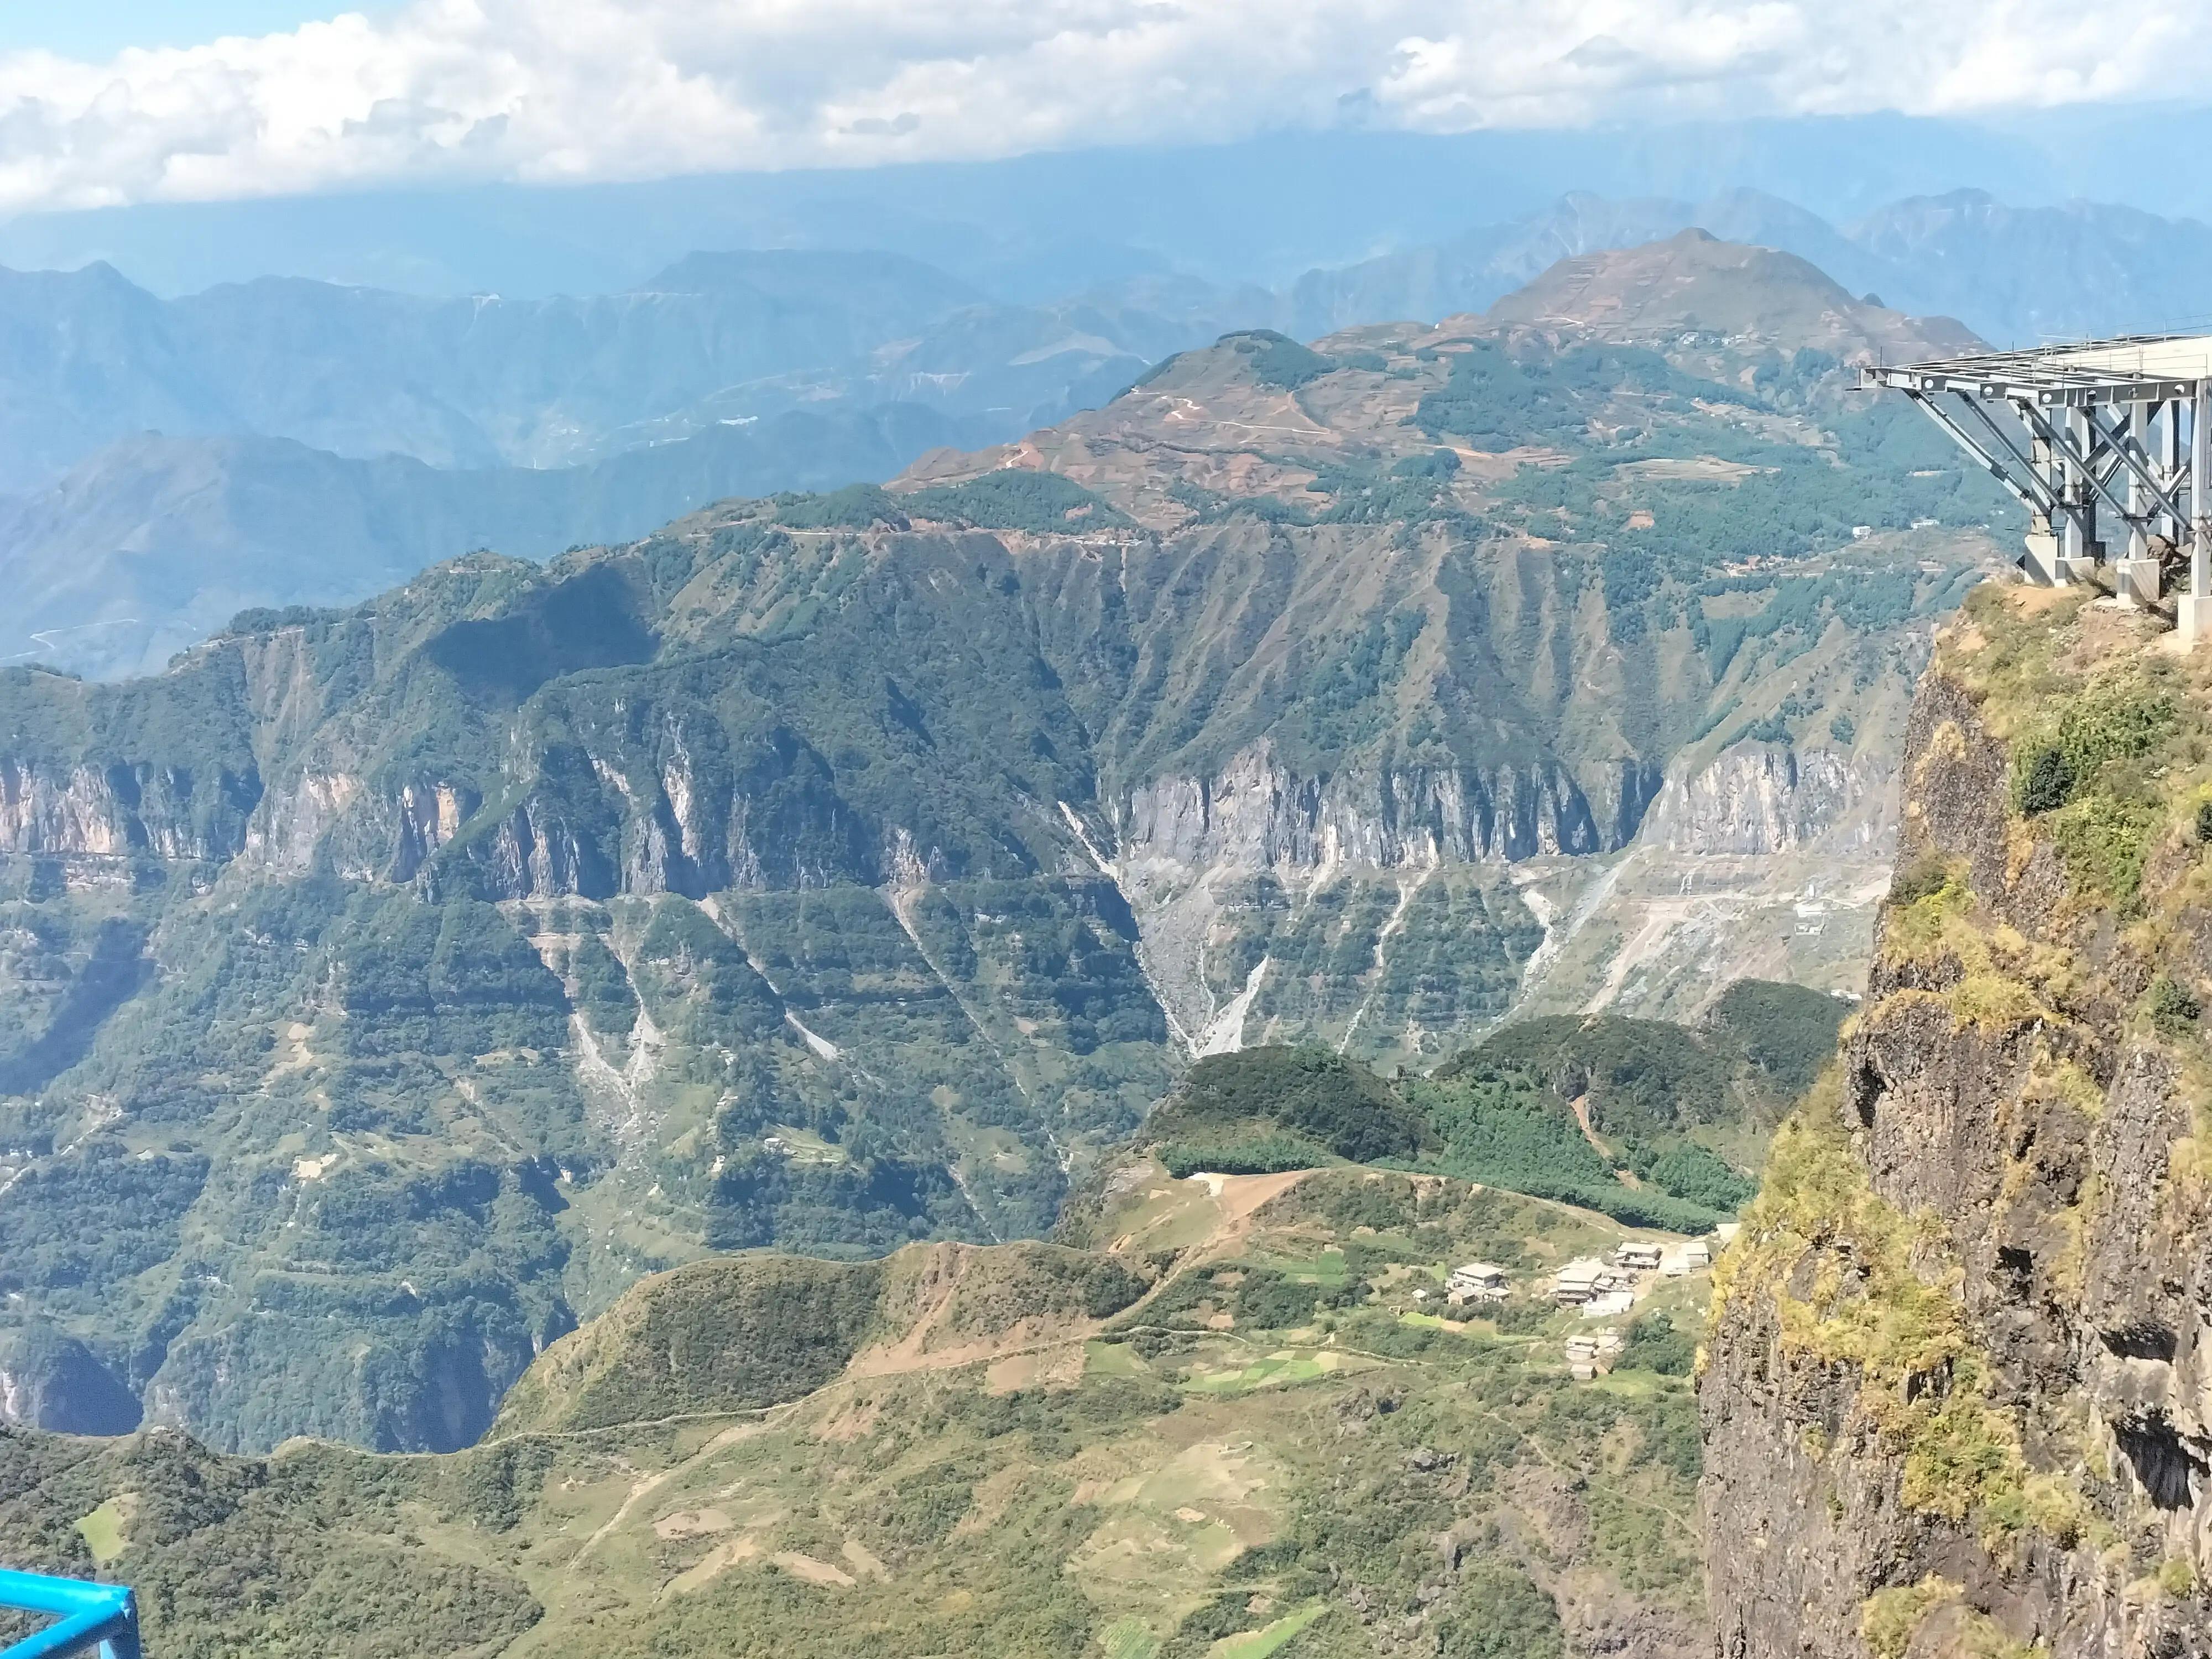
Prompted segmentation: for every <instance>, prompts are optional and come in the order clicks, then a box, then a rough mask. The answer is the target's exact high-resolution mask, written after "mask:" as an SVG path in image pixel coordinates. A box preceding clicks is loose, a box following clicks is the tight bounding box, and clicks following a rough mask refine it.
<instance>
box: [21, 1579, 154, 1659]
mask: <svg viewBox="0 0 2212 1659" xmlns="http://www.w3.org/2000/svg"><path fill="white" fill-rule="evenodd" d="M0 1607H15V1608H18V1609H20V1610H21V1611H22V1612H25V1613H43V1614H46V1615H47V1616H50V1617H52V1619H53V1620H55V1622H54V1623H53V1624H51V1625H49V1626H46V1628H45V1629H44V1630H42V1631H39V1632H35V1633H34V1634H33V1635H30V1636H27V1637H25V1638H23V1639H22V1640H21V1641H20V1642H17V1643H15V1644H14V1645H13V1646H11V1647H8V1648H4V1649H0V1659H63V1656H64V1655H77V1656H90V1655H93V1654H94V1653H97V1654H98V1655H99V1659H138V1603H137V1600H136V1599H135V1598H134V1597H133V1596H132V1595H131V1592H130V1590H129V1589H126V1588H125V1586H123V1585H121V1584H89V1583H85V1582H84V1581H83V1580H82V1579H79V1578H51V1577H47V1576H46V1574H44V1573H37V1572H11V1571H6V1570H4V1569H0Z"/></svg>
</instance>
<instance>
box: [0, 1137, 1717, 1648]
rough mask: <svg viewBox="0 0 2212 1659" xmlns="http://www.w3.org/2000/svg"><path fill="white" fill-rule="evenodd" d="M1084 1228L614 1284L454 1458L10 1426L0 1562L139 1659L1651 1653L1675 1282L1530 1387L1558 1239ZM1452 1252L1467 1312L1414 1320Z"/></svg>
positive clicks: (1255, 1208) (1135, 1216)
mask: <svg viewBox="0 0 2212 1659" xmlns="http://www.w3.org/2000/svg"><path fill="white" fill-rule="evenodd" d="M1093 1220H1094V1223H1095V1225H1094V1227H1093V1231H1094V1232H1096V1233H1097V1234H1098V1235H1101V1236H1103V1237H1107V1238H1109V1239H1110V1240H1112V1241H1114V1244H1115V1248H1113V1249H1074V1248H1069V1247H1066V1246H1059V1245H1042V1244H1019V1245H1011V1246H983V1247H972V1246H960V1245H935V1246H928V1247H921V1248H916V1249H909V1250H908V1251H905V1252H902V1254H901V1255H898V1256H896V1257H895V1258H893V1259H892V1260H891V1261H888V1262H886V1263H884V1264H881V1265H880V1266H866V1265H860V1264H849V1263H843V1264H841V1263H820V1262H794V1261H789V1260H787V1259H779V1258H773V1257H762V1258H748V1259H744V1260H740V1261H716V1262H708V1263H702V1264H698V1265H696V1266H694V1267H687V1268H684V1269H680V1270H678V1271H677V1272H674V1273H668V1274H665V1275H661V1276H659V1277H658V1278H655V1279H647V1280H646V1281H644V1282H643V1283H641V1285H639V1286H637V1287H636V1288H635V1289H634V1290H633V1291H631V1292H630V1293H629V1295H628V1296H626V1297H624V1298H623V1300H622V1301H621V1302H620V1303H618V1304H617V1306H616V1308H615V1309H614V1310H612V1311H611V1312H610V1313H609V1314H608V1315H607V1316H605V1317H604V1318H603V1319H601V1320H600V1321H599V1322H597V1323H596V1324H595V1325H593V1326H590V1327H586V1328H585V1329H584V1330H583V1331H580V1332H579V1333H578V1334H576V1336H574V1337H572V1338H570V1339H568V1340H567V1341H565V1342H563V1343H561V1344H556V1345H555V1346H554V1347H553V1348H552V1349H550V1350H549V1352H547V1353H546V1354H545V1355H544V1357H543V1358H541V1359H540V1360H539V1361H538V1364H537V1365H536V1366H535V1367H534V1368H533V1370H532V1373H531V1375H530V1376H528V1377H527V1378H526V1380H525V1382H524V1383H523V1384H522V1385H521V1386H520V1388H518V1389H517V1390H516V1391H515V1395H514V1396H513V1401H511V1402H510V1406H509V1408H508V1411H507V1413H506V1414H505V1415H504V1416H503V1417H502V1419H501V1425H500V1428H499V1430H498V1431H497V1433H496V1434H495V1437H493V1438H492V1439H490V1440H489V1441H488V1442H486V1443H484V1444H482V1445H479V1446H477V1447H475V1448H472V1449H468V1450H465V1451H460V1452H456V1453H451V1454H444V1455H415V1456H380V1455H373V1454H367V1453H362V1452H357V1451H354V1450H350V1449H343V1448H339V1447H335V1446H331V1445H326V1444H313V1443H301V1444H297V1445H295V1446H291V1447H288V1448H286V1449H283V1450H282V1451H281V1452H279V1453H277V1454H276V1455H273V1456H270V1457H262V1458H246V1457H227V1456H221V1455H215V1454H211V1453H210V1452H207V1451H205V1450H204V1449H201V1448H199V1447H197V1445H195V1444H194V1443H191V1441H189V1440H187V1439H186V1438H185V1437H182V1436H180V1435H178V1434H175V1433H173V1432H154V1433H148V1434H143V1435H139V1436H136V1437H131V1438H127V1439H123V1440H111V1441H96V1440H74V1439H68V1438H64V1437H52V1436H46V1435H33V1434H22V1433H15V1434H11V1435H9V1436H7V1437H0V1551H4V1552H5V1553H6V1555H7V1559H9V1560H10V1561H11V1562H17V1563H21V1564H24V1565H37V1566H45V1567H52V1568H58V1569H61V1570H64V1571H75V1572H79V1573H86V1574H88V1573H90V1572H92V1571H95V1569H97V1570H98V1571H101V1572H103V1573H105V1574H106V1575H108V1576H112V1577H116V1578H118V1579H121V1580H122V1581H124V1582H127V1583H133V1584H134V1585H136V1586H137V1589H138V1591H139V1594H140V1597H141V1601H142V1605H143V1608H144V1615H145V1624H146V1632H147V1638H148V1643H149V1651H152V1652H158V1653H161V1654H163V1655H168V1656H176V1659H213V1656H216V1655H224V1656H245V1659H259V1656H270V1659H274V1656H278V1655H288V1654H294V1653H297V1652H301V1651H313V1652H317V1653H324V1654H330V1655H333V1656H343V1659H385V1656H390V1659H400V1656H409V1659H413V1656H449V1655H450V1656H460V1655H468V1656H474V1659H490V1656H493V1655H501V1656H515V1659H521V1656H530V1655H555V1654H571V1653H575V1652H579V1651H585V1650H589V1651H592V1652H595V1653H603V1654H605V1655H608V1656H611V1659H623V1656H632V1655H635V1656H640V1659H642V1656H645V1655H648V1654H650V1655H653V1656H657V1659H686V1656H700V1659H704V1656H709V1655H712V1656H717V1659H720V1656H729V1655H740V1656H761V1659H766V1656H770V1655H774V1656H776V1659H829V1656H833V1655H840V1656H842V1655H848V1654H851V1653H854V1652H856V1651H866V1650H870V1649H881V1650H885V1651H894V1652H899V1653H912V1654H915V1655H944V1656H952V1655H959V1656H972V1659H1018V1656H1030V1655H1036V1654H1043V1653H1052V1654H1068V1655H1079V1654H1086V1653H1088V1654H1105V1655H1113V1656H1119V1659H1199V1656H1208V1659H1221V1656H1223V1655H1253V1654H1260V1653H1269V1652H1274V1651H1278V1650H1280V1651H1285V1652H1287V1653H1290V1654H1291V1655H1294V1656H1316V1659H1320V1656H1328V1659H1355V1656H1357V1659H1384V1656H1396V1655H1401V1654H1403V1653H1405V1652H1406V1651H1407V1650H1408V1648H1407V1644H1409V1643H1412V1644H1419V1645H1418V1646H1417V1647H1416V1648H1415V1649H1414V1650H1418V1651H1421V1652H1425V1653H1438V1654H1445V1655H1455V1656H1470V1655H1480V1656H1483V1659H1563V1656H1564V1655H1565V1654H1566V1653H1567V1652H1569V1651H1578V1650H1582V1648H1583V1647H1584V1646H1586V1645H1587V1644H1588V1643H1589V1641H1591V1640H1593V1639H1597V1638H1598V1637H1599V1635H1600V1633H1601V1632H1604V1631H1607V1630H1612V1629H1617V1628H1622V1627H1627V1626H1633V1627H1635V1628H1637V1629H1638V1630H1641V1631H1643V1632H1646V1634H1647V1636H1648V1637H1649V1638H1650V1640H1651V1641H1653V1642H1656V1643H1658V1644H1660V1645H1659V1646H1658V1647H1656V1648H1655V1649H1653V1651H1656V1652H1672V1651H1675V1650H1677V1649H1680V1650H1682V1651H1687V1650H1688V1646H1687V1644H1690V1643H1691V1642H1692V1640H1693V1637H1694V1632H1695V1630H1696V1628H1697V1620H1698V1614H1699V1604H1698V1595H1699V1591H1698V1580H1697V1573H1696V1541H1695V1538H1694V1535H1693V1534H1692V1530H1691V1528H1690V1524H1689V1516H1690V1512H1691V1505H1692V1487H1693V1483H1694V1480H1695V1479H1696V1475H1697V1472H1698V1455H1699V1443H1698V1433H1697V1423H1696V1415H1695V1410H1694V1405H1693V1402H1692V1397H1691V1395H1690V1393H1689V1389H1688V1384H1687V1382H1686V1377H1685V1376H1683V1375H1682V1373H1683V1372H1684V1371H1685V1370H1686V1352H1683V1351H1682V1345H1681V1343H1680V1340H1678V1339H1676V1338H1674V1336H1673V1335H1672V1333H1673V1332H1674V1331H1676V1330H1677V1329H1679V1328H1683V1327H1686V1325H1687V1323H1688V1322H1691V1321H1692V1320H1693V1319H1694V1318H1695V1317H1696V1312H1697V1309H1698V1306H1699V1303H1700V1301H1701V1298H1702V1296H1703V1279H1702V1276H1701V1275H1700V1276H1697V1277H1693V1278H1692V1279H1686V1280H1658V1281H1655V1282H1654V1285H1653V1286H1652V1288H1651V1290H1650V1294H1649V1296H1648V1297H1646V1299H1645V1301H1644V1304H1641V1305H1640V1307H1639V1309H1638V1312H1637V1314H1636V1316H1635V1317H1634V1318H1633V1320H1632V1321H1631V1322H1629V1329H1630V1337H1631V1340H1630V1343H1629V1345H1628V1346H1627V1348H1626V1350H1625V1351H1624V1358H1623V1362H1622V1363H1621V1364H1620V1365H1618V1366H1617V1367H1616V1368H1615V1369H1614V1370H1613V1372H1612V1373H1611V1375H1609V1376H1605V1377H1602V1378H1601V1379H1600V1380H1598V1381H1597V1382H1595V1383H1588V1384H1583V1385H1579V1386H1574V1385H1571V1384H1570V1383H1569V1382H1568V1378H1567V1375H1566V1371H1565V1348H1564V1344H1563V1340H1564V1338H1565V1336H1566V1335H1567V1334H1570V1333H1571V1332H1572V1331H1573V1330H1576V1329H1578V1328H1581V1322H1579V1321H1577V1320H1576V1319H1575V1318H1574V1317H1573V1316H1572V1315H1571V1314H1570V1313H1566V1312H1562V1311H1555V1310H1551V1309H1550V1308H1549V1306H1548V1304H1546V1303H1545V1302H1544V1301H1543V1300H1542V1298H1541V1296H1539V1295H1538V1294H1537V1291H1539V1290H1540V1288H1541V1279H1542V1277H1543V1275H1544V1274H1545V1273H1547V1271H1548V1270H1550V1269H1551V1268H1553V1267H1556V1266H1558V1265H1559V1264H1560V1263H1562V1262H1564V1261H1566V1260H1568V1259H1569V1258H1571V1257H1573V1256H1576V1255H1584V1254H1589V1253H1591V1252H1594V1251H1602V1250H1605V1249H1609V1248H1610V1246H1611V1244H1612V1243H1613V1242H1614V1241H1615V1240H1616V1239H1617V1238H1618V1237H1620V1236H1621V1229H1620V1228H1619V1227H1618V1226H1617V1225H1613V1224H1611V1223H1608V1222H1606V1221H1604V1220H1602V1219H1601V1218H1594V1217H1592V1216H1590V1215H1589V1214H1588V1213H1587V1212H1577V1211H1571V1210H1567V1209H1563V1208H1561V1207H1559V1206H1553V1205H1549V1204H1546V1203H1543V1202H1541V1201H1539V1200H1531V1199H1526V1198H1520V1197H1516V1196H1514V1195H1512V1194H1504V1193H1499V1192H1496V1191H1491V1190H1481V1189H1478V1188H1474V1187H1472V1186H1470V1185H1469V1184H1468V1183H1466V1182H1458V1181H1453V1180H1450V1179H1447V1178H1441V1177H1437V1176H1420V1175H1401V1174H1390V1173H1384V1172H1377V1171H1372V1170H1360V1169H1357V1168H1349V1167H1339V1168H1334V1169H1330V1170H1322V1171H1317V1172H1315V1173H1313V1174H1310V1175H1306V1176H1296V1175H1274V1176H1250V1177H1237V1178H1231V1180H1230V1181H1229V1182H1226V1183H1225V1184H1224V1185H1223V1186H1222V1187H1221V1188H1220V1190H1218V1192H1217V1191H1211V1190H1209V1188H1207V1187H1206V1185H1204V1184H1201V1183H1196V1182H1182V1181H1176V1180H1175V1179H1173V1178H1172V1177H1171V1176H1168V1175H1167V1174H1166V1172H1165V1171H1164V1170H1162V1169H1161V1167H1160V1166H1159V1165H1158V1164H1157V1163H1156V1162H1151V1161H1148V1160H1139V1161H1137V1162H1135V1163H1133V1164H1128V1165H1127V1166H1125V1170H1124V1173H1123V1175H1122V1176H1121V1178H1120V1179H1119V1181H1118V1182H1117V1186H1116V1190H1115V1193H1114V1194H1112V1195H1111V1196H1109V1197H1107V1198H1104V1199H1102V1200H1101V1201H1100V1203H1099V1204H1098V1206H1097V1208H1096V1211H1095V1212H1094V1216H1093ZM1475 1255H1480V1256H1482V1257H1484V1258H1486V1259H1488V1260H1492V1261H1498V1262H1499V1263H1501V1264H1503V1265H1505V1266H1506V1267H1508V1268H1509V1270H1510V1272H1511V1273H1512V1275H1513V1277H1514V1279H1515V1282H1516V1289H1515V1292H1514V1295H1513V1297H1511V1299H1510V1302H1509V1303H1508V1304H1506V1305H1505V1306H1504V1308H1502V1309H1500V1310H1496V1312H1495V1314H1494V1316H1492V1317H1488V1318H1485V1319H1482V1320H1478V1321H1474V1322H1460V1321H1458V1320H1439V1319H1438V1318H1437V1317H1436V1316H1433V1315H1432V1314H1430V1313H1427V1312H1425V1311H1424V1310H1423V1304H1422V1303H1421V1301H1419V1299H1417V1298H1416V1297H1414V1295H1413V1292H1414V1291H1416V1290H1419V1289H1420V1288H1422V1287H1424V1286H1426V1287H1428V1288H1429V1289H1430V1290H1431V1292H1433V1291H1434V1290H1435V1289H1436V1287H1437V1286H1439V1285H1441V1283H1442V1279H1443V1274H1444V1273H1445V1272H1446V1271H1448V1269H1449V1267H1450V1265H1451V1264H1453V1263H1454V1262H1455V1261H1461V1260H1464V1259H1467V1258H1468V1257H1470V1256H1475ZM1431 1305H1433V1304H1431ZM841 1353H842V1354H845V1355H847V1356H848V1358H845V1359H844V1360H843V1361H842V1362H840V1363H836V1364H832V1363H831V1362H832V1360H833V1359H834V1358H835V1356H836V1355H838V1354H841ZM771 1402H774V1403H771ZM95 1552H97V1553H95Z"/></svg>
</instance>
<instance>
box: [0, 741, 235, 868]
mask: <svg viewBox="0 0 2212 1659" xmlns="http://www.w3.org/2000/svg"><path fill="white" fill-rule="evenodd" d="M260 794H261V784H260V780H259V779H258V777H257V776H255V775H252V774H251V773H248V774H246V775H234V774H233V773H230V772H228V771H222V770H217V771H216V772H214V773H213V774H212V775H204V774H200V775H196V774H195V773H194V772H193V771H191V769H187V768H184V767H179V766H173V765H158V764H151V763H142V764H137V765H112V766H68V767H63V766H49V765H40V764H36V763H26V762H22V761H19V760H15V759H10V758H0V854H9V853H16V854H38V855H45V856H50V857H64V858H68V857H90V858H130V857H134V856H150V857H153V858H157V859H170V860H223V859H228V858H231V857H233V856H234V855H235V854H237V853H238V852H239V850H240V848H241V847H242V846H243V845H244V842H245V840H246V833H247V832H246V824H247V822H248V820H249V817H250V815H251V814H252V811H253V810H254V808H255V806H256V805H257V804H258V801H259V799H260Z"/></svg>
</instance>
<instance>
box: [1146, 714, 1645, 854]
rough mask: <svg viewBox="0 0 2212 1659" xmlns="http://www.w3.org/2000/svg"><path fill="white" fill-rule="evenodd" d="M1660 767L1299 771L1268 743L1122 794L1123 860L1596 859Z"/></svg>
mask: <svg viewBox="0 0 2212 1659" xmlns="http://www.w3.org/2000/svg"><path fill="white" fill-rule="evenodd" d="M1656 785H1657V769H1656V768H1653V767H1650V766H1647V765H1644V764H1643V763H1638V762H1635V761H1627V762H1623V763H1620V765H1619V766H1618V767H1616V768H1613V769H1607V772H1606V774H1605V775H1604V776H1603V777H1602V779H1601V782H1600V783H1599V785H1598V787H1596V788H1595V795H1596V799H1595V801H1594V800H1593V799H1591V796H1590V794H1588V793H1585V792H1584V790H1583V786H1582V784H1581V783H1579V782H1578V781H1577V780H1576V778H1575V777H1574V776H1573V775H1572V774H1571V773H1570V772H1568V771H1567V769H1565V767H1563V766H1561V765H1559V763H1556V762H1547V763H1537V764H1534V765H1530V766H1528V767H1524V768H1519V769H1515V768H1510V767H1501V768H1499V769H1496V770H1494V771H1490V772H1480V771H1475V770H1472V769H1443V768H1435V767H1424V766H1408V767H1401V768H1391V769H1382V770H1373V769H1352V770H1346V771H1345V772H1341V773H1335V774H1318V775H1316V774H1307V775H1301V774H1299V773H1297V772H1293V771H1292V770H1291V769H1289V768H1287V767H1285V766H1284V765H1283V764H1282V763H1280V762H1279V760H1278V759H1277V758H1276V757H1275V755H1274V753H1273V750H1272V749H1271V748H1270V747H1269V746H1268V745H1267V744H1264V743H1263V744H1255V746H1253V747H1252V748H1249V749H1247V750H1243V752H1242V753H1240V754H1238V755H1237V756H1236V757H1234V758H1232V759H1231V761H1230V762H1229V763H1228V764H1227V765H1225V766H1224V767H1223V768H1222V769H1220V770H1219V771H1218V772H1215V773H1213V774H1211V775H1207V776H1204V777H1189V776H1168V777H1161V778H1156V779H1153V780H1152V781H1148V782H1146V783H1143V784H1140V785H1138V786H1137V787H1133V788H1132V789H1130V790H1128V791H1127V793H1126V794H1125V795H1124V797H1123V799H1122V800H1121V802H1120V803H1119V810H1118V811H1117V812H1116V814H1115V817H1116V829H1118V831H1119V833H1120V836H1121V848H1122V850H1123V854H1124V856H1125V857H1127V858H1128V859H1131V860H1141V861H1149V860H1166V861H1170V862H1173V863H1178V864H1183V865H1188V866H1212V867H1220V866H1237V867H1241V868H1243V869H1248V870H1267V869H1283V868H1288V869H1291V870H1320V869H1328V868H1332V867H1335V866H1344V865H1369V866H1376V867H1377V868H1383V869H1403V868H1413V869H1419V868H1424V867H1430V866H1436V865H1439V864H1448V863H1473V862H1475V861H1478V860H1512V859H1523V858H1529V857H1533V856H1534V855H1536V854H1543V853H1601V852H1610V851H1612V850H1613V849H1614V848H1619V847H1622V846H1625V845H1626V843H1627V842H1629V841H1630V840H1631V839H1632V837H1633V836H1635V834H1636V830H1637V826H1638V823H1641V821H1642V819H1643V816H1644V808H1645V806H1646V805H1648V804H1649V803H1650V799H1651V796H1652V794H1653V793H1654V791H1655V789H1656Z"/></svg>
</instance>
